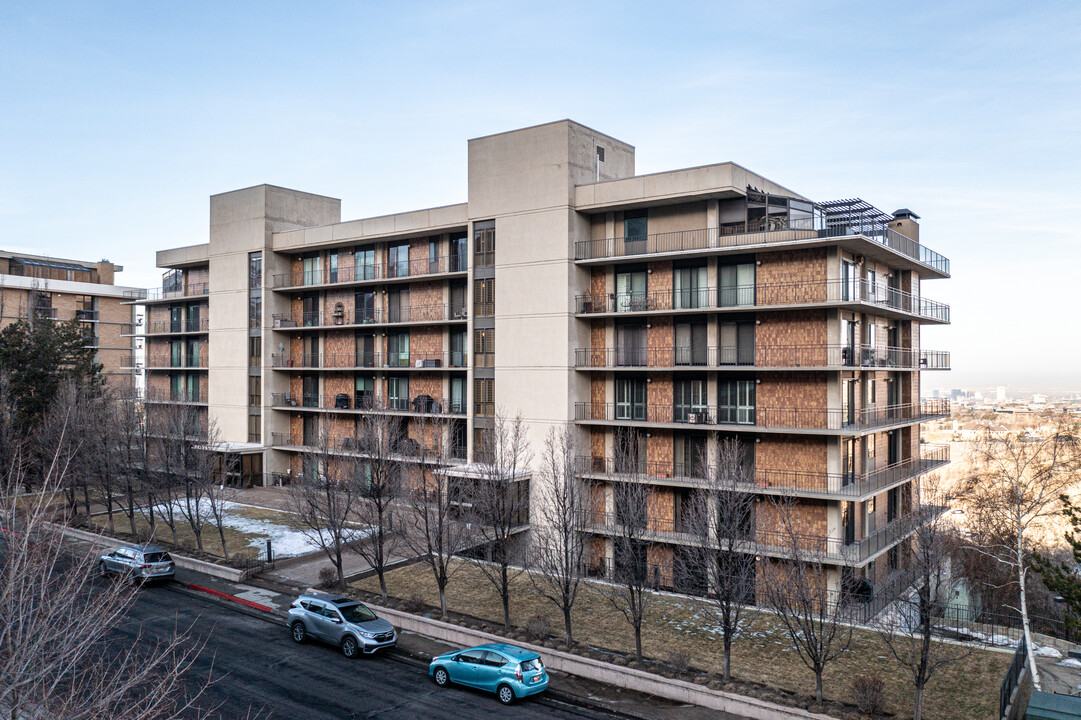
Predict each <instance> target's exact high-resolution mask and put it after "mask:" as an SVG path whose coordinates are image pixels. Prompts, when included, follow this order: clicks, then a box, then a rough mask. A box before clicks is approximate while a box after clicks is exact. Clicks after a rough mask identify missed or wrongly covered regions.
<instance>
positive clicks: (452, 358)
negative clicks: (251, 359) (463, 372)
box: [271, 351, 469, 370]
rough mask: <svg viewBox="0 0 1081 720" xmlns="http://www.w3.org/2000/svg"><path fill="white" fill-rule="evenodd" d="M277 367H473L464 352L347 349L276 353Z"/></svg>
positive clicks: (436, 368)
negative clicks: (323, 351) (350, 350)
mask: <svg viewBox="0 0 1081 720" xmlns="http://www.w3.org/2000/svg"><path fill="white" fill-rule="evenodd" d="M271 362H272V363H273V367H275V368H311V369H323V370H355V369H357V368H372V369H379V370H440V369H447V368H450V369H455V370H458V369H463V368H467V367H469V355H468V354H467V353H464V352H453V351H451V352H446V351H445V352H427V353H424V352H406V353H402V352H390V353H383V352H352V353H350V352H344V353H303V354H299V353H298V354H291V353H274V354H273V355H271Z"/></svg>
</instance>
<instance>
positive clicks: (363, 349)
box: [355, 333, 375, 367]
mask: <svg viewBox="0 0 1081 720" xmlns="http://www.w3.org/2000/svg"><path fill="white" fill-rule="evenodd" d="M355 338H356V347H355V352H356V356H355V362H356V367H375V335H372V334H371V333H357V334H356V336H355Z"/></svg>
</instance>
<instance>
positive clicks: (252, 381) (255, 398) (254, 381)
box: [248, 376, 263, 407]
mask: <svg viewBox="0 0 1081 720" xmlns="http://www.w3.org/2000/svg"><path fill="white" fill-rule="evenodd" d="M262 404H263V378H261V377H259V376H250V377H248V406H249V407H259V406H261V405H262Z"/></svg>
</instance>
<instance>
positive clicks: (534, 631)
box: [525, 615, 552, 640]
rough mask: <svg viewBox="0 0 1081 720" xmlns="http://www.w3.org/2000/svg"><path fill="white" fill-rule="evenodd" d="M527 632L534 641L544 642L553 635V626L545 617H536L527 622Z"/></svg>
mask: <svg viewBox="0 0 1081 720" xmlns="http://www.w3.org/2000/svg"><path fill="white" fill-rule="evenodd" d="M525 630H526V633H527V634H528V635H529V637H531V638H533V639H534V640H544V639H545V638H547V637H548V636H549V635H551V634H552V624H551V623H550V622H548V618H546V617H544V616H543V615H534V616H533V617H531V618H529V620H527V621H526V624H525Z"/></svg>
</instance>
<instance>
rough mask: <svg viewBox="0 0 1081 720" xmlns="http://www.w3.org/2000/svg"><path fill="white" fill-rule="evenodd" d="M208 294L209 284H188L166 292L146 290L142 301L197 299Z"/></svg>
mask: <svg viewBox="0 0 1081 720" xmlns="http://www.w3.org/2000/svg"><path fill="white" fill-rule="evenodd" d="M209 294H210V283H205V282H201V283H188V284H187V285H185V286H183V287H180V288H173V289H168V290H166V289H165V288H158V289H154V290H148V291H147V292H146V295H145V296H144V297H143V298H136V299H143V300H169V299H171V298H182V297H198V296H200V295H209Z"/></svg>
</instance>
